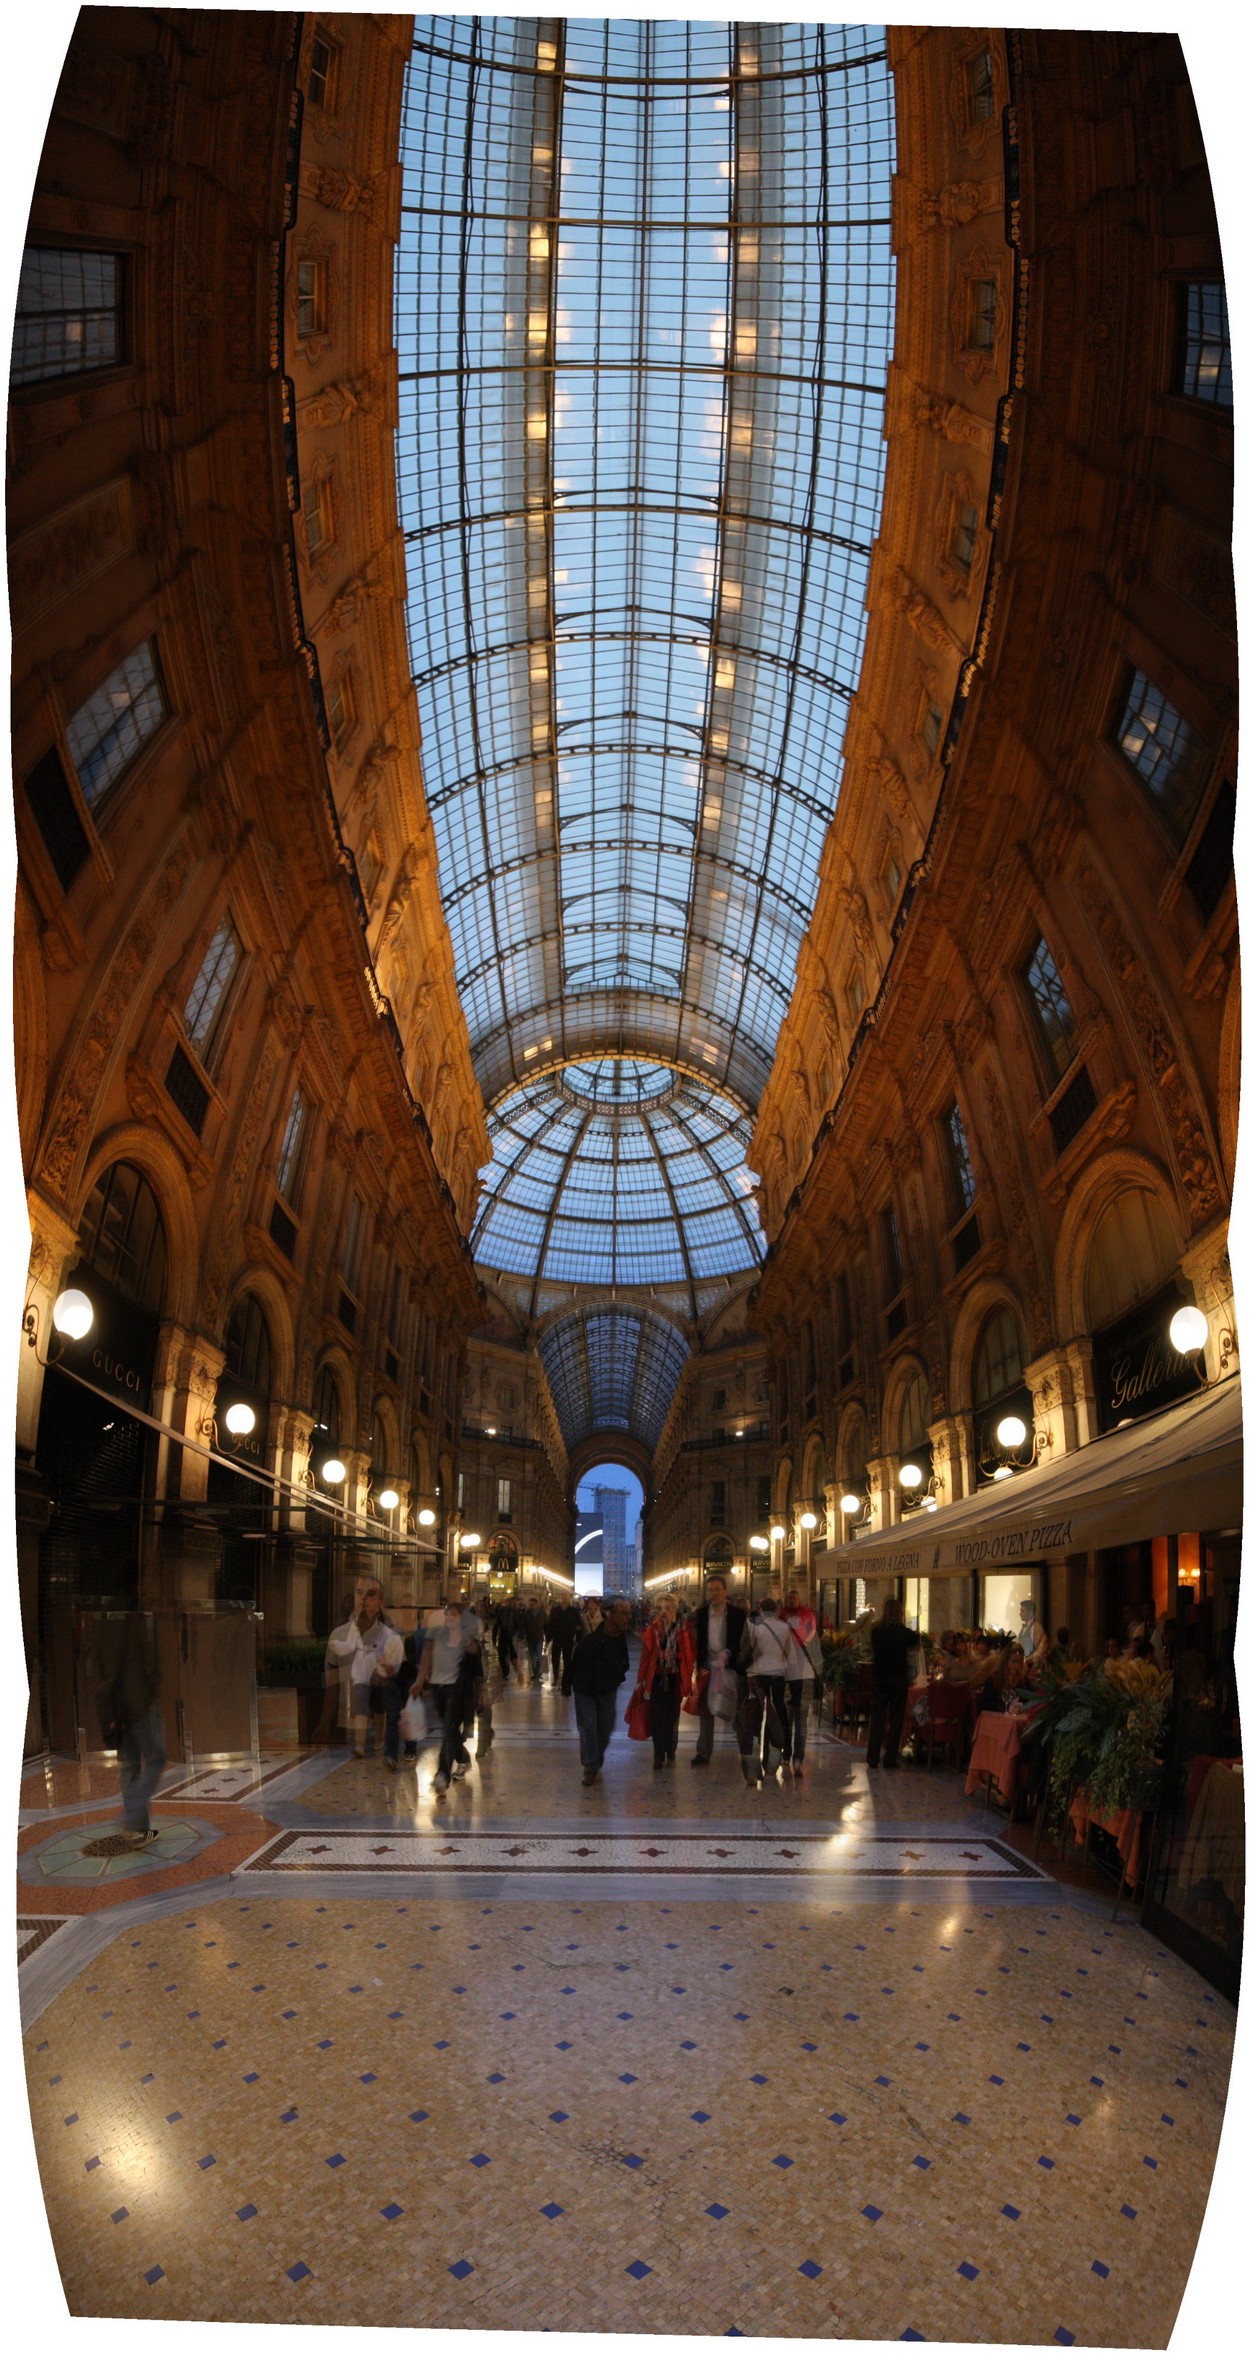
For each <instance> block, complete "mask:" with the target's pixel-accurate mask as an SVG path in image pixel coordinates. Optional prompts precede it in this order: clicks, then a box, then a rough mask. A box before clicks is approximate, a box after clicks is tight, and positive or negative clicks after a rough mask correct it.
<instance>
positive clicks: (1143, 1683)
mask: <svg viewBox="0 0 1250 2355" xmlns="http://www.w3.org/2000/svg"><path fill="white" fill-rule="evenodd" d="M1171 1684H1172V1680H1171V1678H1170V1676H1166V1675H1163V1674H1161V1672H1160V1671H1159V1669H1157V1668H1155V1667H1153V1666H1152V1665H1150V1664H1148V1663H1147V1662H1145V1661H1141V1660H1132V1661H1127V1662H1125V1663H1123V1664H1121V1663H1118V1662H1110V1663H1104V1664H1101V1665H1100V1666H1098V1667H1097V1668H1094V1669H1092V1670H1090V1671H1089V1672H1088V1673H1087V1674H1086V1675H1084V1676H1080V1677H1074V1678H1069V1677H1067V1676H1065V1675H1064V1673H1063V1671H1062V1670H1061V1669H1059V1668H1058V1667H1054V1668H1050V1667H1048V1668H1047V1669H1046V1670H1044V1671H1043V1685H1044V1688H1045V1690H1046V1702H1045V1706H1044V1708H1043V1710H1042V1712H1041V1715H1040V1717H1039V1719H1038V1722H1037V1735H1038V1738H1039V1739H1040V1740H1041V1741H1042V1742H1043V1743H1044V1744H1045V1745H1046V1746H1047V1748H1048V1749H1049V1751H1050V1795H1049V1800H1048V1804H1047V1814H1048V1817H1049V1819H1050V1821H1051V1822H1052V1823H1056V1824H1057V1823H1059V1822H1061V1821H1062V1817H1063V1812H1064V1808H1065V1806H1066V1804H1067V1798H1068V1794H1069V1792H1070V1790H1071V1789H1072V1788H1073V1787H1074V1786H1075V1787H1076V1788H1078V1789H1081V1790H1083V1791H1084V1792H1085V1795H1086V1797H1087V1799H1088V1801H1089V1804H1090V1806H1091V1807H1094V1808H1097V1809H1099V1810H1101V1811H1105V1812H1106V1813H1108V1814H1115V1813H1116V1812H1117V1811H1118V1810H1119V1809H1120V1808H1122V1807H1127V1806H1129V1805H1130V1804H1131V1801H1132V1797H1133V1792H1134V1788H1135V1785H1136V1783H1137V1781H1138V1778H1139V1776H1140V1775H1141V1772H1142V1770H1143V1768H1144V1767H1146V1766H1148V1765H1149V1764H1150V1763H1151V1761H1152V1760H1153V1759H1154V1758H1155V1757H1156V1756H1157V1755H1158V1751H1159V1748H1160V1744H1161V1742H1162V1738H1163V1725H1164V1720H1165V1718H1166V1716H1167V1710H1168V1702H1169V1699H1170V1697H1171Z"/></svg>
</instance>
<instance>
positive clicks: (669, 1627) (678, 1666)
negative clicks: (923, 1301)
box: [637, 1595, 694, 1774]
mask: <svg viewBox="0 0 1250 2355" xmlns="http://www.w3.org/2000/svg"><path fill="white" fill-rule="evenodd" d="M693 1688H694V1636H693V1634H692V1632H691V1630H690V1628H689V1626H688V1625H687V1624H686V1622H685V1621H684V1620H679V1619H678V1617H677V1602H676V1598H675V1596H673V1595H662V1596H661V1598H660V1601H659V1603H658V1604H657V1606H656V1609H655V1611H654V1613H653V1615H652V1617H651V1619H650V1620H649V1622H648V1625H647V1631H646V1634H645V1635H644V1637H643V1639H642V1659H641V1661H640V1662H639V1666H638V1688H637V1689H638V1691H639V1692H640V1693H641V1694H642V1696H643V1698H644V1700H645V1701H646V1702H647V1704H648V1711H649V1716H650V1721H651V1723H650V1731H651V1746H652V1749H653V1751H654V1754H655V1755H654V1758H653V1760H652V1767H653V1771H654V1772H655V1773H656V1774H659V1772H660V1770H661V1768H662V1767H665V1766H671V1765H672V1763H673V1760H674V1759H675V1758H676V1756H677V1729H678V1723H679V1718H678V1712H679V1710H680V1708H681V1704H682V1701H683V1700H684V1699H685V1698H686V1696H687V1694H689V1693H690V1692H691V1691H692V1690H693Z"/></svg>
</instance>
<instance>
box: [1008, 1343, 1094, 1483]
mask: <svg viewBox="0 0 1250 2355" xmlns="http://www.w3.org/2000/svg"><path fill="white" fill-rule="evenodd" d="M1092 1362H1093V1361H1092V1354H1091V1361H1090V1363H1091V1370H1092ZM1024 1378H1025V1381H1026V1382H1027V1383H1028V1386H1029V1389H1030V1391H1031V1392H1032V1394H1033V1429H1034V1431H1035V1433H1036V1435H1037V1452H1038V1456H1039V1458H1041V1459H1043V1460H1045V1461H1049V1460H1050V1459H1051V1458H1053V1457H1055V1456H1066V1455H1070V1454H1071V1453H1072V1450H1073V1448H1075V1447H1080V1446H1082V1445H1083V1443H1084V1442H1083V1437H1082V1429H1083V1424H1084V1422H1085V1420H1086V1419H1087V1412H1088V1410H1087V1408H1086V1409H1085V1410H1084V1412H1083V1413H1078V1410H1077V1396H1076V1380H1075V1378H1074V1373H1073V1367H1072V1362H1071V1359H1070V1357H1069V1354H1068V1351H1067V1349H1066V1348H1060V1349H1048V1350H1047V1351H1046V1353H1045V1355H1044V1356H1042V1357H1035V1358H1034V1359H1033V1362H1032V1364H1031V1365H1027V1366H1026V1367H1025V1369H1024Z"/></svg>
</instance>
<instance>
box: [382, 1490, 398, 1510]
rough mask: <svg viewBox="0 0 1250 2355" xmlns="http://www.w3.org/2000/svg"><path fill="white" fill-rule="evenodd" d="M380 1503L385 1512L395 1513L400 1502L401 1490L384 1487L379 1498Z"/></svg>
mask: <svg viewBox="0 0 1250 2355" xmlns="http://www.w3.org/2000/svg"><path fill="white" fill-rule="evenodd" d="M378 1503H379V1504H380V1505H381V1507H382V1510H383V1512H384V1513H393V1512H394V1510H395V1507H396V1505H397V1504H398V1503H399V1490H398V1489H397V1488H384V1489H383V1491H382V1494H381V1496H380V1497H379V1498H378Z"/></svg>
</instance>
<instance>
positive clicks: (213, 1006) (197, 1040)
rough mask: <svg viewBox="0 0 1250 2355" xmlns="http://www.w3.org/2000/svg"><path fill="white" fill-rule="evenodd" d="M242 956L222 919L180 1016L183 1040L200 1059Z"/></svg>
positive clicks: (226, 921)
mask: <svg viewBox="0 0 1250 2355" xmlns="http://www.w3.org/2000/svg"><path fill="white" fill-rule="evenodd" d="M242 953H243V951H242V946H241V943H240V941H239V936H238V934H237V932H236V931H235V929H234V926H233V925H232V923H231V922H230V918H229V917H228V916H223V917H222V919H221V922H220V923H219V925H218V926H217V929H216V931H215V932H214V934H213V937H212V939H211V940H210V942H209V944H208V947H207V949H206V950H205V952H204V960H203V963H202V964H201V966H200V970H199V972H198V973H197V974H196V977H195V981H194V983H193V985H192V989H191V995H190V997H189V998H188V999H187V1002H186V1005H185V1006H184V1008H183V1012H182V1019H183V1022H184V1024H185V1026H186V1033H187V1037H188V1039H189V1040H190V1042H191V1045H192V1046H193V1047H194V1048H195V1049H196V1052H197V1054H199V1055H200V1057H201V1058H202V1059H203V1058H204V1057H206V1056H207V1054H208V1052H209V1049H210V1047H211V1045H212V1042H213V1037H214V1034H215V1032H216V1028H217V1023H218V1020H219V1018H220V1016H221V1014H222V1012H223V1009H224V1007H225V1003H226V998H227V996H228V994H229V990H230V984H231V982H232V981H233V979H234V976H235V974H236V972H237V971H238V966H239V959H240V957H241V956H242Z"/></svg>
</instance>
